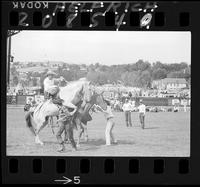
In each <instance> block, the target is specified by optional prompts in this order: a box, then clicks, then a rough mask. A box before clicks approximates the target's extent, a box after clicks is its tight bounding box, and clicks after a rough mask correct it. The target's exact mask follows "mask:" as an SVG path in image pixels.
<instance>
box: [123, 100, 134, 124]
mask: <svg viewBox="0 0 200 187" xmlns="http://www.w3.org/2000/svg"><path fill="white" fill-rule="evenodd" d="M122 110H123V111H124V112H125V119H126V126H127V127H129V126H130V127H132V122H131V110H132V107H131V104H130V102H129V101H128V99H126V100H125V103H124V105H123V106H122Z"/></svg>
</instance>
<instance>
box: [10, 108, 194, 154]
mask: <svg viewBox="0 0 200 187" xmlns="http://www.w3.org/2000/svg"><path fill="white" fill-rule="evenodd" d="M114 114H115V122H116V124H115V128H114V134H115V137H116V139H117V140H118V144H117V145H112V146H105V127H106V120H105V118H104V116H103V114H101V113H98V114H93V116H92V117H93V120H92V121H91V122H89V123H88V135H89V141H88V142H84V139H82V140H81V147H80V148H78V150H77V151H73V150H72V148H71V146H70V145H69V144H66V151H65V152H63V153H59V152H57V149H58V143H57V141H56V137H55V135H53V134H52V131H51V128H50V127H48V126H47V127H45V128H44V129H43V130H42V131H41V133H40V138H41V140H42V141H43V142H44V146H40V145H36V144H35V142H34V136H33V135H32V134H31V132H30V131H29V129H28V128H27V127H26V125H25V120H24V111H23V108H11V107H7V142H6V143H7V150H6V151H7V155H8V156H11V155H18V156H145V157H148V156H154V157H160V156H162V157H163V156H170V157H176V156H177V157H181V156H184V157H187V156H190V113H189V112H186V113H185V112H178V113H174V112H158V113H151V112H147V113H146V127H145V129H144V130H143V129H141V127H140V123H139V117H138V113H136V112H133V113H132V121H133V127H126V125H125V116H124V113H122V112H116V113H114ZM56 130H57V128H55V132H56ZM74 136H75V139H76V138H77V131H74Z"/></svg>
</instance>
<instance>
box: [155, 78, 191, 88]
mask: <svg viewBox="0 0 200 187" xmlns="http://www.w3.org/2000/svg"><path fill="white" fill-rule="evenodd" d="M152 88H155V89H159V90H170V89H183V88H187V82H186V80H185V79H184V78H165V79H161V80H154V81H153V82H152Z"/></svg>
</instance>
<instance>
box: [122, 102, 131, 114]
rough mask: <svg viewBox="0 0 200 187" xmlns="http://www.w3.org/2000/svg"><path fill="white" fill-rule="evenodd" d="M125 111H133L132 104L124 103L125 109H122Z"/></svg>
mask: <svg viewBox="0 0 200 187" xmlns="http://www.w3.org/2000/svg"><path fill="white" fill-rule="evenodd" d="M122 109H123V111H124V112H125V111H131V110H132V106H131V104H130V103H124V105H123V107H122Z"/></svg>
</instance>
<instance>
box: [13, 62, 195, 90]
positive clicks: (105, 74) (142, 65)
mask: <svg viewBox="0 0 200 187" xmlns="http://www.w3.org/2000/svg"><path fill="white" fill-rule="evenodd" d="M83 68H84V69H83ZM47 71H48V69H46V71H45V72H43V73H39V72H29V73H28V76H27V77H28V79H29V81H30V79H34V77H40V84H41V85H42V83H43V80H44V78H45V75H46V72H47ZM55 72H56V73H57V75H58V77H59V76H63V77H64V78H65V79H66V80H67V81H73V80H77V79H79V78H81V77H87V78H88V79H89V80H90V81H91V82H93V83H94V84H96V85H103V84H118V83H120V84H123V85H124V86H133V87H143V88H144V87H145V88H149V87H151V83H152V81H153V80H158V79H164V78H185V79H186V81H188V83H189V82H190V77H191V66H190V65H188V64H187V63H185V62H181V63H171V64H164V63H161V62H159V61H157V62H155V63H152V64H151V63H149V62H148V61H144V60H141V59H140V60H138V61H137V62H136V63H131V64H119V65H110V66H108V65H102V64H100V63H95V64H90V65H85V64H81V65H77V64H63V65H60V66H59V67H58V68H57V70H56V71H55ZM11 74H13V75H14V78H15V79H17V78H16V77H18V76H17V75H18V73H17V69H16V68H12V69H11ZM30 77H32V78H30ZM15 82H17V80H15ZM35 82H36V81H35ZM35 84H36V83H35Z"/></svg>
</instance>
